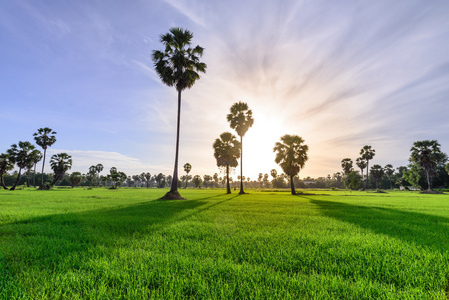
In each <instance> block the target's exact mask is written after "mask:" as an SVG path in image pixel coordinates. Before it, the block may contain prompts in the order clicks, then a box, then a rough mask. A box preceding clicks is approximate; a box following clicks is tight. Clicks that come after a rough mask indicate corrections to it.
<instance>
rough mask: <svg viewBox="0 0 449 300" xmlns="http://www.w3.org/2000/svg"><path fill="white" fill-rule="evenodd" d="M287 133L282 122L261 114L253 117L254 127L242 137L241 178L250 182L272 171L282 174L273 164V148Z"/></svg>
mask: <svg viewBox="0 0 449 300" xmlns="http://www.w3.org/2000/svg"><path fill="white" fill-rule="evenodd" d="M288 133H289V132H288V128H287V127H286V126H285V125H284V121H283V120H280V119H279V118H276V117H273V116H269V115H263V114H262V113H259V114H258V115H254V125H253V126H252V127H251V128H249V130H248V131H247V133H246V134H245V136H244V137H243V176H245V177H246V178H248V177H249V178H250V180H251V181H252V180H257V177H258V175H259V173H262V174H265V173H268V174H270V171H271V170H272V169H276V170H277V171H278V173H279V172H282V170H281V168H280V167H279V166H278V165H277V164H276V163H275V162H274V158H275V153H274V152H273V147H274V145H275V143H276V142H278V141H280V138H281V136H283V135H285V134H288ZM236 173H238V175H239V174H240V172H239V171H237V172H236Z"/></svg>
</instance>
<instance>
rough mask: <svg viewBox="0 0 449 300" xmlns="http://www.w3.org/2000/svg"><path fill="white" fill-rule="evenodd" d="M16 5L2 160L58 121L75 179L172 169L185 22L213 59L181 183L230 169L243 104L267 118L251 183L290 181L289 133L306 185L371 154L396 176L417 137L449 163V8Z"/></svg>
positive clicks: (184, 149) (260, 120) (4, 87)
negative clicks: (224, 158)
mask: <svg viewBox="0 0 449 300" xmlns="http://www.w3.org/2000/svg"><path fill="white" fill-rule="evenodd" d="M0 1H1V6H0V45H1V47H0V65H1V66H2V70H1V72H0V103H1V114H0V126H1V128H2V129H1V132H2V134H1V136H2V138H1V139H0V152H4V151H6V149H8V148H9V146H10V145H11V144H13V143H17V142H18V141H25V140H29V141H33V136H32V135H33V133H34V132H35V131H36V130H37V128H40V127H51V128H52V129H53V130H55V131H57V142H56V143H55V144H54V145H53V147H52V148H50V151H49V154H50V155H51V154H54V153H58V152H67V153H69V154H70V155H72V157H73V168H72V171H80V172H83V173H85V172H87V169H88V167H89V166H90V165H93V164H97V163H102V164H103V165H104V166H105V171H103V172H104V173H106V172H107V170H109V168H110V167H113V166H115V167H117V168H118V169H119V170H122V171H124V172H125V173H127V174H128V175H132V174H140V173H141V172H150V173H152V174H156V173H159V172H162V173H164V174H167V175H168V174H171V173H172V168H173V162H174V146H175V125H176V104H177V103H176V91H175V90H174V88H171V87H167V86H165V85H163V84H162V83H161V82H160V80H159V79H158V77H157V75H156V74H155V72H154V69H153V65H152V61H151V52H152V50H154V49H162V46H161V44H160V42H159V35H160V34H164V33H166V32H168V29H169V28H171V27H175V26H176V27H182V28H186V29H189V30H190V31H192V32H193V33H194V40H193V44H194V45H197V44H199V45H201V46H203V47H204V48H205V52H204V56H203V61H204V62H205V63H207V65H208V68H207V73H206V74H204V75H202V78H201V79H200V80H199V81H198V82H197V83H196V84H195V86H194V87H193V88H192V89H190V90H187V91H185V92H184V93H183V103H182V114H181V126H182V127H181V146H180V147H181V148H180V172H181V174H183V171H182V165H183V164H184V163H185V162H189V163H191V164H192V167H193V168H192V174H194V175H195V174H199V175H204V174H213V173H215V172H218V169H217V167H216V165H215V159H214V157H213V150H212V143H213V141H214V139H215V138H217V137H218V136H219V135H220V134H221V133H222V132H224V131H231V129H230V128H229V125H228V123H227V122H226V114H227V113H228V111H229V108H230V106H231V105H232V104H233V103H234V102H237V101H244V102H247V103H248V105H249V106H250V108H251V109H252V110H253V114H254V119H255V123H254V126H253V127H252V128H251V129H250V130H249V131H248V133H247V135H246V136H245V137H244V140H243V143H244V144H243V147H244V162H243V163H244V175H246V176H249V177H250V178H251V179H256V177H257V174H258V173H259V172H262V173H269V172H270V170H271V169H273V168H276V169H278V172H280V171H281V170H280V168H279V167H277V165H276V164H275V163H274V154H273V153H272V149H273V146H274V144H275V142H277V141H278V140H279V138H280V137H281V136H282V135H284V134H297V135H300V136H301V137H303V138H304V139H305V141H306V143H307V144H308V145H309V149H310V150H309V161H308V162H307V163H306V166H305V168H304V169H303V170H302V171H301V173H300V176H301V177H304V176H314V177H318V176H326V175H327V174H332V173H334V172H337V171H340V169H341V167H340V161H341V159H343V158H345V157H350V158H352V159H353V160H355V159H356V158H357V157H358V155H359V151H360V149H361V148H362V147H363V146H364V145H371V146H372V147H373V148H374V149H375V150H376V156H375V158H374V160H373V161H372V162H371V163H370V164H374V163H378V164H381V165H385V164H388V163H391V164H393V166H395V167H397V166H400V165H406V164H407V159H408V157H409V153H410V152H409V151H410V148H411V146H412V144H413V142H414V141H417V140H424V139H437V140H438V141H439V142H440V144H441V145H442V150H443V151H444V152H446V153H449V121H448V118H447V115H448V111H449V110H448V104H449V56H448V53H449V17H448V16H449V2H448V1H433V0H432V1H413V0H410V1H332V0H327V1H286V0H282V1H256V0H255V1H234V0H231V1H180V0H179V1H177V0H166V1H143V0H142V1H126V2H125V1H118V0H110V1H59V0H47V1H20V0H17V1H7V0H0ZM234 176H236V175H234Z"/></svg>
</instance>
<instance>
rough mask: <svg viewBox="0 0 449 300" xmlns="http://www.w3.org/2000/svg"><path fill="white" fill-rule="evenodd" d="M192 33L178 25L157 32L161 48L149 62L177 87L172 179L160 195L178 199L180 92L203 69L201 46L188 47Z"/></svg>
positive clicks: (190, 85) (163, 79)
mask: <svg viewBox="0 0 449 300" xmlns="http://www.w3.org/2000/svg"><path fill="white" fill-rule="evenodd" d="M192 38H193V34H192V33H191V32H190V31H188V30H184V29H181V28H177V27H174V28H171V29H170V30H169V33H167V34H163V35H161V36H160V42H161V43H162V44H163V45H164V47H165V49H164V51H159V50H154V51H153V57H152V58H153V62H154V67H155V69H156V72H157V74H158V75H159V77H160V79H161V80H162V82H163V83H165V84H166V85H168V86H174V87H175V88H176V90H177V91H178V118H177V127H176V128H177V129H176V154H175V167H174V171H173V180H172V184H171V188H170V192H168V193H167V194H166V195H165V196H164V197H163V199H182V197H181V195H179V192H178V156H179V155H178V154H179V128H180V121H181V92H182V91H183V90H185V89H186V88H191V87H192V86H193V85H194V84H195V81H196V80H198V79H199V78H200V75H199V72H202V73H205V72H206V67H207V66H206V64H205V63H203V62H200V57H201V56H202V55H203V51H204V48H202V47H200V46H196V47H195V48H191V47H190V45H191V40H192Z"/></svg>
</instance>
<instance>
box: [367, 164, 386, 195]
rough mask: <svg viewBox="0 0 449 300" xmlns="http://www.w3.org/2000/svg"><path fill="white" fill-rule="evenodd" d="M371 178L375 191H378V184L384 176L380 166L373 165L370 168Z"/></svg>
mask: <svg viewBox="0 0 449 300" xmlns="http://www.w3.org/2000/svg"><path fill="white" fill-rule="evenodd" d="M370 172H371V176H372V177H373V180H374V182H375V183H376V189H379V182H380V181H381V180H382V177H383V176H384V169H383V168H382V166H381V165H377V164H376V165H373V166H372V167H371V170H370Z"/></svg>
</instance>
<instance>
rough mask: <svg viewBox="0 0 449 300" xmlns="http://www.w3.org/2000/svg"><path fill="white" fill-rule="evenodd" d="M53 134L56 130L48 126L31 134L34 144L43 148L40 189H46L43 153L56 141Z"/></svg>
mask: <svg viewBox="0 0 449 300" xmlns="http://www.w3.org/2000/svg"><path fill="white" fill-rule="evenodd" d="M55 134H56V131H53V130H52V129H51V128H48V127H44V128H39V129H38V130H37V132H36V133H34V134H33V136H34V140H35V141H36V144H38V145H39V146H41V148H42V149H44V158H43V160H42V174H41V184H40V186H39V189H40V190H42V189H46V187H44V166H45V155H46V153H47V148H48V147H51V146H52V145H53V144H54V143H55V142H56V137H55V136H54V135H55Z"/></svg>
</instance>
